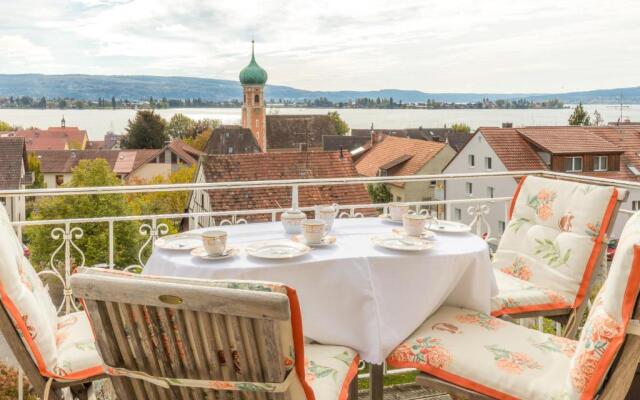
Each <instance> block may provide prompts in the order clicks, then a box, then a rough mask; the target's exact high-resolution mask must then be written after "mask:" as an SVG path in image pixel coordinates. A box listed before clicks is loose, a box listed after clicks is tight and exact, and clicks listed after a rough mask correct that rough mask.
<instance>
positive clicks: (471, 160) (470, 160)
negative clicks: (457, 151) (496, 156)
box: [469, 154, 476, 168]
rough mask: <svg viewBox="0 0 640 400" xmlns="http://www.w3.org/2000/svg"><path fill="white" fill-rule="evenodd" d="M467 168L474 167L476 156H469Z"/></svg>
mask: <svg viewBox="0 0 640 400" xmlns="http://www.w3.org/2000/svg"><path fill="white" fill-rule="evenodd" d="M469 166H470V167H471V168H473V167H475V166H476V156H474V155H473V154H469Z"/></svg>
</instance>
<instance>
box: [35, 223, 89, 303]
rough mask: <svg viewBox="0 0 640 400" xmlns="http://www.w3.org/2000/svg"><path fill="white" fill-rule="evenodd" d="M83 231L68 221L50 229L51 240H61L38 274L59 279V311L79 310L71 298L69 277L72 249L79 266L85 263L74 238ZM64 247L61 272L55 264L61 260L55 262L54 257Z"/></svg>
mask: <svg viewBox="0 0 640 400" xmlns="http://www.w3.org/2000/svg"><path fill="white" fill-rule="evenodd" d="M83 234H84V232H83V231H82V228H80V227H78V226H75V227H73V228H72V227H71V225H70V224H69V223H66V224H65V226H64V229H63V228H59V227H58V228H53V229H52V230H51V238H52V239H53V240H56V241H57V240H62V241H61V242H60V244H59V245H58V247H56V249H55V250H54V251H53V253H51V257H50V258H49V267H48V268H47V269H45V270H43V271H40V272H39V273H38V275H40V276H51V277H53V278H55V279H57V280H58V281H60V283H61V285H62V288H63V292H62V301H61V302H60V306H59V307H58V309H57V311H58V313H60V312H61V311H63V309H64V313H65V314H69V313H71V312H72V311H79V308H78V306H77V305H76V302H75V301H74V299H73V294H72V292H71V285H70V282H69V278H70V277H71V273H72V269H71V267H72V265H73V262H72V260H74V258H73V257H72V255H71V251H72V249H75V251H76V252H77V253H78V255H79V256H80V260H81V262H80V264H79V265H78V266H79V267H84V264H85V256H84V252H83V251H82V250H80V248H79V247H78V245H76V244H75V242H74V240H77V239H80V238H82V236H83ZM62 249H64V274H62V273H61V272H60V270H59V267H58V266H57V265H56V264H58V265H59V264H60V263H61V262H56V257H57V256H58V254H59V253H60V251H61V250H62Z"/></svg>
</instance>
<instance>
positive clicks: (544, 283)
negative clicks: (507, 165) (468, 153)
mask: <svg viewBox="0 0 640 400" xmlns="http://www.w3.org/2000/svg"><path fill="white" fill-rule="evenodd" d="M627 195H628V192H627V191H626V190H624V189H616V188H615V187H606V186H595V185H588V184H584V183H578V182H570V181H566V180H556V179H546V178H540V177H535V176H528V177H525V178H523V179H522V180H521V181H520V184H519V186H518V188H517V189H516V193H515V194H514V197H513V200H512V202H511V206H510V209H509V219H510V221H509V224H508V225H507V228H506V230H505V232H504V234H503V235H502V238H501V239H500V243H499V245H498V248H497V250H496V253H495V255H494V257H493V266H494V273H495V276H496V279H497V283H498V289H499V293H498V295H497V296H495V297H494V298H493V299H492V310H491V315H493V316H496V317H503V318H505V319H518V318H528V317H549V318H552V319H554V320H556V321H557V322H560V323H561V324H563V325H565V331H564V336H566V337H571V338H573V337H574V336H575V333H576V329H577V323H576V322H578V321H582V319H583V315H584V311H585V308H586V302H585V299H586V298H587V297H588V294H589V290H590V287H591V284H592V281H593V279H594V277H595V274H594V273H593V272H594V270H595V269H596V267H597V266H598V265H599V264H600V263H601V262H602V260H603V258H604V257H606V248H607V246H606V238H607V237H608V235H609V234H610V232H611V229H612V228H613V225H614V221H615V217H616V215H617V214H618V212H617V211H618V209H619V207H620V204H621V203H622V202H624V201H625V199H626V197H627Z"/></svg>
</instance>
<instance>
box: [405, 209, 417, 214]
mask: <svg viewBox="0 0 640 400" xmlns="http://www.w3.org/2000/svg"><path fill="white" fill-rule="evenodd" d="M415 213H416V212H415V211H413V210H409V211H407V214H409V215H413V214H415Z"/></svg>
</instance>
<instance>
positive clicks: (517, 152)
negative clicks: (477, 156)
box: [469, 128, 547, 171]
mask: <svg viewBox="0 0 640 400" xmlns="http://www.w3.org/2000/svg"><path fill="white" fill-rule="evenodd" d="M478 133H481V134H482V136H483V137H484V138H485V140H486V141H487V144H488V145H489V146H491V148H492V149H493V151H494V152H495V153H496V155H497V156H498V158H500V161H502V163H503V164H504V166H505V167H506V168H507V169H508V170H510V171H528V170H536V169H547V166H546V165H545V163H544V162H543V161H542V160H541V159H540V157H539V156H538V153H536V151H535V150H534V149H533V148H532V147H531V144H530V143H529V142H527V141H526V140H525V139H524V138H523V137H522V136H521V135H520V134H519V133H518V131H517V130H516V129H513V128H478V131H477V132H476V135H477V134H478ZM473 140H476V136H475V135H474V137H473V138H472V139H471V140H470V141H469V143H471V142H472V141H473Z"/></svg>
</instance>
